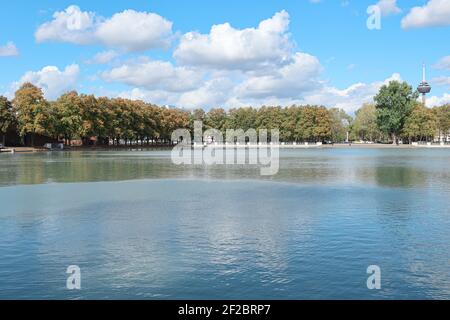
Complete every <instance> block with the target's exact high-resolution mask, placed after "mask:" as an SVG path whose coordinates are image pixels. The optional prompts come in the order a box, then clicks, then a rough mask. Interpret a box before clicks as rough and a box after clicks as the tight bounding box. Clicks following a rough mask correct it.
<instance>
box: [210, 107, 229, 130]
mask: <svg viewBox="0 0 450 320" xmlns="http://www.w3.org/2000/svg"><path fill="white" fill-rule="evenodd" d="M226 121H227V113H226V112H225V110H224V109H222V108H217V109H211V110H209V112H208V113H207V114H206V117H205V126H206V128H207V129H217V130H220V131H224V130H225V129H226Z"/></svg>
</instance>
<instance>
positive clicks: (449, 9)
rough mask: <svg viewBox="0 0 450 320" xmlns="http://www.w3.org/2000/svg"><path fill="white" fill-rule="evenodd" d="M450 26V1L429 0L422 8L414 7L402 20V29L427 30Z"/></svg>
mask: <svg viewBox="0 0 450 320" xmlns="http://www.w3.org/2000/svg"><path fill="white" fill-rule="evenodd" d="M448 25H450V1H449V0H429V1H428V3H427V4H425V5H424V6H422V7H414V8H412V9H411V11H410V12H409V13H408V15H407V16H406V17H404V18H403V20H402V27H403V28H404V29H409V28H425V27H433V26H448Z"/></svg>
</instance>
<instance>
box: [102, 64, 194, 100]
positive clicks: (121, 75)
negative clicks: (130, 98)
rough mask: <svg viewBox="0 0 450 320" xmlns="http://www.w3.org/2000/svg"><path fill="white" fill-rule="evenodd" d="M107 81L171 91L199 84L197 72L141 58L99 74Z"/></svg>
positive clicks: (188, 88) (179, 90)
mask: <svg viewBox="0 0 450 320" xmlns="http://www.w3.org/2000/svg"><path fill="white" fill-rule="evenodd" d="M101 77H102V78H103V79H104V80H105V81H107V82H122V83H125V84H127V85H130V86H137V87H141V88H146V89H148V90H157V89H163V90H166V91H171V92H182V91H187V90H192V89H194V88H196V87H197V86H199V82H200V80H201V78H202V76H201V74H200V73H199V72H196V71H194V70H191V69H189V68H185V67H174V66H173V65H172V64H171V63H170V62H167V61H158V60H149V59H146V58H144V59H141V60H140V61H131V62H127V63H124V64H122V65H121V66H118V67H115V68H113V69H111V70H109V71H105V72H103V73H102V74H101Z"/></svg>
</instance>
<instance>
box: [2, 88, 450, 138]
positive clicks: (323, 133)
mask: <svg viewBox="0 0 450 320" xmlns="http://www.w3.org/2000/svg"><path fill="white" fill-rule="evenodd" d="M417 98H418V93H417V92H415V91H413V89H412V87H411V86H409V85H408V84H407V83H405V82H403V83H400V82H396V81H392V82H390V83H389V84H388V85H384V86H383V87H382V88H381V89H380V92H379V93H378V94H377V95H376V96H375V97H374V103H373V104H366V105H363V106H362V107H361V108H360V109H359V110H358V111H357V112H356V113H355V117H354V118H353V117H351V116H350V115H348V114H347V113H346V112H345V111H344V110H342V109H338V108H332V109H327V108H326V107H324V106H313V105H306V106H296V105H293V106H290V107H280V106H276V107H272V106H263V107H261V108H252V107H241V108H233V109H230V110H224V109H222V108H214V109H211V110H209V111H208V112H206V111H204V110H202V109H196V110H193V111H188V110H184V109H177V108H166V107H160V106H156V105H153V104H149V103H146V102H143V101H139V100H130V99H123V98H107V97H95V96H94V95H86V94H78V93H77V92H75V91H71V92H68V93H65V94H63V95H61V96H60V97H59V98H58V99H57V100H55V101H47V100H46V99H45V98H44V94H43V91H42V90H41V89H40V88H38V87H36V86H35V85H33V84H31V83H25V84H23V85H22V86H21V87H20V88H19V89H18V90H17V91H16V93H15V96H14V99H13V100H12V101H9V100H8V99H7V98H5V97H1V96H0V133H1V134H3V137H4V136H5V134H6V132H10V131H14V132H15V133H16V134H17V135H19V136H20V137H22V138H24V137H28V138H29V139H28V140H27V143H28V144H30V145H34V137H35V136H37V135H40V136H47V137H51V138H53V139H55V140H59V141H64V143H65V144H67V145H70V144H71V143H72V141H74V140H78V141H81V142H82V144H83V145H91V144H97V145H136V144H140V145H150V144H170V143H171V141H170V139H171V134H172V132H173V131H174V130H176V129H191V130H192V129H193V124H194V121H202V122H203V125H204V127H205V129H209V128H214V129H218V130H221V131H226V130H227V129H243V130H244V131H246V130H248V129H250V128H252V129H256V130H259V129H268V130H270V129H278V130H279V131H280V140H281V141H283V142H320V141H321V142H325V141H330V142H344V141H347V140H350V141H352V140H353V141H354V140H364V141H379V142H388V141H391V142H397V141H398V139H400V138H401V139H404V140H406V141H408V142H412V141H421V140H426V141H428V140H430V139H433V138H434V137H435V136H436V135H438V134H439V135H440V134H443V133H448V132H449V131H450V105H445V106H442V107H436V108H433V109H429V108H426V107H425V106H423V104H421V103H419V102H417ZM3 139H4V138H3Z"/></svg>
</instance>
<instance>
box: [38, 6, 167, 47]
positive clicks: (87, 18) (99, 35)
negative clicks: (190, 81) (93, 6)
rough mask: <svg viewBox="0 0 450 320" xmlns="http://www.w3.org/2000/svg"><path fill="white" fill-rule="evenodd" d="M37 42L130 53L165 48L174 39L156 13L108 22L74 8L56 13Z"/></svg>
mask: <svg viewBox="0 0 450 320" xmlns="http://www.w3.org/2000/svg"><path fill="white" fill-rule="evenodd" d="M35 38H36V40H37V42H39V43H41V42H45V41H56V42H69V43H74V44H81V45H87V44H97V43H100V44H103V45H105V46H107V47H112V48H118V49H122V50H125V51H130V52H131V51H143V50H147V49H154V48H161V47H166V46H167V45H168V44H169V43H170V40H171V38H172V22H170V21H168V20H166V19H164V18H163V17H161V16H159V15H157V14H155V13H150V12H137V11H134V10H125V11H123V12H120V13H116V14H114V15H113V16H112V17H111V18H109V19H105V18H102V17H99V16H97V15H96V14H95V13H94V12H85V11H81V9H80V8H79V7H78V6H75V5H72V6H69V7H68V8H67V9H65V10H64V11H60V12H55V13H54V14H53V20H52V21H49V22H46V23H44V24H42V25H41V26H39V28H38V29H37V30H36V33H35Z"/></svg>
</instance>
